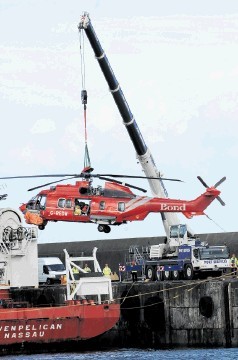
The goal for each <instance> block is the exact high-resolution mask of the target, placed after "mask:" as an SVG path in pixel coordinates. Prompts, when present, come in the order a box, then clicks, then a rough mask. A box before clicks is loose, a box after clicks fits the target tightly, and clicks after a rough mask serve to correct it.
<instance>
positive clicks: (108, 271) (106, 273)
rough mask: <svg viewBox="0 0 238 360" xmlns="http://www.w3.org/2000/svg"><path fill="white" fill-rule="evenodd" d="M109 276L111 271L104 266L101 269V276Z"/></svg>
mask: <svg viewBox="0 0 238 360" xmlns="http://www.w3.org/2000/svg"><path fill="white" fill-rule="evenodd" d="M110 274H111V269H110V268H109V267H108V266H105V268H104V269H103V275H110Z"/></svg>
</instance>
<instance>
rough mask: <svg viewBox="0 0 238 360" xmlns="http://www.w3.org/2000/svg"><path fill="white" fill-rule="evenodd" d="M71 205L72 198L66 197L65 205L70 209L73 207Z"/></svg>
mask: <svg viewBox="0 0 238 360" xmlns="http://www.w3.org/2000/svg"><path fill="white" fill-rule="evenodd" d="M71 206H72V201H71V200H70V199H66V200H65V207H66V208H68V209H69V208H71Z"/></svg>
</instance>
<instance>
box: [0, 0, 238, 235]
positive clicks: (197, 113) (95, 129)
mask: <svg viewBox="0 0 238 360" xmlns="http://www.w3.org/2000/svg"><path fill="white" fill-rule="evenodd" d="M84 11H88V12H89V13H90V17H91V20H92V24H93V26H94V29H95V31H96V33H97V36H98V38H99V40H100V42H101V44H102V46H103V48H104V50H105V52H106V54H107V57H108V59H109V61H110V64H111V66H112V68H113V71H114V73H115V75H116V77H117V79H118V81H119V83H120V85H121V88H122V90H123V92H124V95H125V97H126V99H127V101H128V103H129V106H130V109H131V111H132V113H133V115H134V117H135V119H136V122H137V124H138V126H139V128H140V130H141V132H142V134H143V137H144V140H145V142H146V144H147V146H148V147H149V148H150V150H151V152H152V154H153V157H154V160H155V162H156V165H157V167H158V169H159V170H160V171H161V172H162V173H163V174H164V175H165V176H167V177H176V178H180V179H182V180H184V183H182V184H178V183H176V184H174V183H166V188H167V190H168V193H169V196H170V197H173V198H180V199H186V200H190V199H193V198H195V197H197V196H198V195H199V194H201V193H202V192H203V191H204V190H205V189H204V187H203V186H202V184H201V183H200V182H199V181H198V180H197V175H200V176H201V177H202V178H204V180H205V181H206V182H207V183H208V184H209V185H213V184H215V183H216V182H217V181H218V180H219V179H220V178H222V177H223V176H227V180H226V182H225V183H223V184H222V185H221V186H220V190H221V191H222V194H221V197H222V199H223V200H224V201H225V203H226V206H225V207H222V206H221V205H220V204H219V203H218V202H217V201H214V202H213V203H212V205H211V206H210V207H209V208H208V209H207V211H206V213H207V214H208V216H209V217H210V218H211V219H212V220H209V219H208V218H207V217H205V216H200V217H195V218H194V219H192V220H187V219H186V218H184V217H183V215H180V216H179V218H180V220H181V223H187V222H188V223H189V226H190V227H191V228H192V229H193V230H194V232H195V233H207V232H222V231H237V230H238V225H237V219H236V213H237V203H238V201H237V200H238V199H237V160H238V141H237V140H238V122H237V118H238V110H237V103H238V2H237V1H236V0H234V1H232V0H229V1H227V0H220V1H219V0H214V1H213V0H199V1H191V0H188V1H185V0H180V1H178V0H174V1H173V0H167V1H166V2H165V1H161V0H151V1H150V0H148V1H146V2H145V1H140V0H130V1H126V0H121V1H119V2H118V1H112V0H103V1H100V0H92V1H86V0H85V1H82V0H77V1H74V0H70V1H69V0H67V1H66V0H41V1H36V0H21V1H18V0H5V1H4V0H0V64H1V66H0V108H1V141H0V150H1V152H0V154H1V156H0V164H1V176H8V175H9V176H13V175H29V174H40V173H46V174H48V173H62V172H63V173H78V172H80V171H81V170H82V168H83V161H84V123H83V108H82V104H81V90H82V78H81V62H80V46H79V34H78V29H77V26H78V23H79V21H80V17H81V15H82V13H83V12H84ZM84 52H85V66H86V89H87V91H88V112H87V113H88V144H89V152H90V157H91V162H92V166H93V167H94V169H95V171H96V172H97V173H105V172H113V173H125V174H132V175H136V174H138V175H142V171H141V167H140V165H139V164H137V161H136V158H135V150H134V148H133V145H132V143H131V141H130V139H129V136H128V134H127V131H126V130H125V128H124V126H123V125H122V119H121V117H120V114H119V112H118V110H117V107H116V105H115V103H114V101H113V98H112V96H111V94H110V93H109V91H108V85H107V83H106V81H105V79H104V77H103V75H102V72H101V70H100V68H99V66H98V64H97V61H96V60H95V58H94V54H93V51H92V49H91V47H90V45H89V43H88V40H87V38H86V37H85V47H84ZM46 182H47V181H46ZM41 183H42V180H41V179H38V180H37V179H36V180H32V181H29V180H9V181H1V183H0V194H2V193H8V199H7V200H5V201H4V202H3V201H2V202H1V206H4V207H5V206H7V207H14V208H18V207H19V205H20V204H21V203H22V202H26V201H27V200H29V198H30V197H31V196H33V195H36V194H37V192H34V193H33V194H32V193H29V192H28V191H27V189H28V188H30V187H33V186H37V185H39V184H41ZM43 183H44V180H43ZM66 183H67V182H66ZM133 183H134V184H135V185H138V186H142V187H145V188H146V189H148V195H150V190H149V186H148V184H147V182H146V181H143V182H142V181H134V182H133ZM97 184H102V183H100V181H99V180H98V181H97V180H95V181H94V185H97ZM164 234H165V233H164V229H163V226H162V224H161V217H160V214H153V215H149V216H148V217H147V218H146V219H145V220H144V221H143V222H138V223H136V222H134V223H129V224H128V225H125V226H120V227H112V231H111V233H110V234H104V233H102V234H101V233H99V232H98V231H97V226H96V225H93V224H72V223H49V224H48V225H47V227H46V229H45V230H44V231H41V232H39V241H40V242H55V241H77V240H78V241H82V240H91V239H93V240H96V239H104V238H111V239H114V238H115V239H116V238H123V237H138V236H157V235H164Z"/></svg>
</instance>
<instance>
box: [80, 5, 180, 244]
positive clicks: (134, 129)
mask: <svg viewBox="0 0 238 360" xmlns="http://www.w3.org/2000/svg"><path fill="white" fill-rule="evenodd" d="M78 28H79V30H84V31H85V33H86V35H87V37H88V40H89V42H90V44H91V46H92V49H93V51H94V54H95V57H96V59H97V61H98V64H99V66H100V68H101V70H102V72H103V75H104V77H105V79H106V81H107V83H108V86H109V90H110V92H111V94H112V96H113V98H114V101H115V103H116V105H117V107H118V110H119V112H120V114H121V117H122V119H123V124H124V125H125V127H126V130H127V132H128V134H129V136H130V139H131V141H132V143H133V145H134V148H135V150H136V156H137V158H138V160H139V162H140V164H141V166H142V169H143V171H144V173H145V175H146V176H148V177H155V178H157V177H158V178H159V177H161V173H160V172H159V170H158V169H157V167H156V164H155V161H154V159H153V157H152V154H151V152H150V150H149V148H148V147H147V145H146V143H145V141H144V139H143V136H142V134H141V132H140V130H139V127H138V125H137V123H136V120H135V118H134V116H133V114H132V112H131V110H130V107H129V105H128V103H127V101H126V99H125V96H124V94H123V92H122V89H121V87H120V85H119V83H118V81H117V79H116V77H115V75H114V72H113V70H112V68H111V66H110V63H109V61H108V58H107V56H106V54H105V52H104V51H103V48H102V46H101V44H100V42H99V40H98V37H97V35H96V33H95V30H94V28H93V25H92V23H91V19H90V17H89V14H88V13H87V12H84V14H83V15H82V18H81V21H80V23H79V26H78ZM148 181H149V185H150V189H151V191H152V193H153V195H154V196H156V197H160V198H166V197H168V195H167V191H166V188H165V186H164V183H163V181H162V180H159V181H158V180H153V179H148ZM161 217H162V222H163V226H164V229H165V232H166V235H167V237H169V233H170V226H171V225H177V224H179V219H178V217H177V214H176V213H166V215H165V214H163V213H161Z"/></svg>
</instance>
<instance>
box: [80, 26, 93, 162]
mask: <svg viewBox="0 0 238 360" xmlns="http://www.w3.org/2000/svg"><path fill="white" fill-rule="evenodd" d="M83 34H84V32H83V31H81V29H80V30H79V39H80V59H81V77H82V89H83V90H82V91H81V100H82V104H83V113H84V141H85V150H84V169H86V168H91V161H90V156H89V150H88V144H87V99H88V95H87V90H86V89H85V62H84V37H83Z"/></svg>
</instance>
